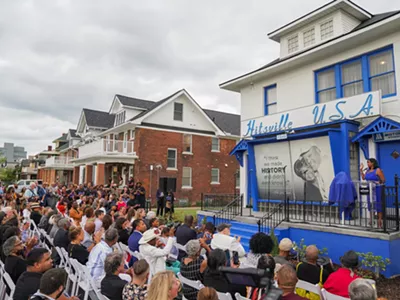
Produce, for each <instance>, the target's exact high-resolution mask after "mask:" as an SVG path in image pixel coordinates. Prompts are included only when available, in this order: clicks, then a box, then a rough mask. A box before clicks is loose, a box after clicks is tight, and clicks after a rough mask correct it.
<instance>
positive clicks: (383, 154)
mask: <svg viewBox="0 0 400 300" xmlns="http://www.w3.org/2000/svg"><path fill="white" fill-rule="evenodd" d="M377 148H378V157H377V159H378V162H379V165H380V167H381V169H382V171H383V174H384V175H385V178H386V185H387V186H394V176H395V174H398V175H399V176H400V141H394V142H382V143H378V147H377Z"/></svg>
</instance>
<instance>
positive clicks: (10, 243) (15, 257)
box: [3, 235, 26, 283]
mask: <svg viewBox="0 0 400 300" xmlns="http://www.w3.org/2000/svg"><path fill="white" fill-rule="evenodd" d="M3 252H4V255H5V256H6V260H5V266H4V269H5V271H6V272H7V273H8V274H9V275H10V277H11V279H12V281H13V282H14V283H17V280H18V278H19V277H20V276H21V274H22V273H24V272H25V271H26V261H25V258H24V256H23V252H24V244H23V243H22V241H21V240H20V239H19V237H18V236H15V235H14V236H12V237H10V238H8V239H7V240H6V241H5V242H4V244H3Z"/></svg>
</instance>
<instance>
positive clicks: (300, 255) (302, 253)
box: [293, 239, 328, 261]
mask: <svg viewBox="0 0 400 300" xmlns="http://www.w3.org/2000/svg"><path fill="white" fill-rule="evenodd" d="M307 246H308V245H306V244H305V243H304V239H301V240H300V243H299V244H298V245H297V243H296V242H294V241H293V249H294V250H295V251H296V252H297V260H298V261H303V260H305V258H306V249H307ZM318 250H319V255H328V248H322V249H318Z"/></svg>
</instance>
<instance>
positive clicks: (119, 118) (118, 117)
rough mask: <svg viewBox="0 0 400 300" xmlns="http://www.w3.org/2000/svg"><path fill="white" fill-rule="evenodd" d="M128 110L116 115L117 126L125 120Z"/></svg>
mask: <svg viewBox="0 0 400 300" xmlns="http://www.w3.org/2000/svg"><path fill="white" fill-rule="evenodd" d="M125 116H126V111H125V110H124V111H122V112H120V113H118V114H117V115H116V116H115V126H118V125H120V124H122V123H124V122H125Z"/></svg>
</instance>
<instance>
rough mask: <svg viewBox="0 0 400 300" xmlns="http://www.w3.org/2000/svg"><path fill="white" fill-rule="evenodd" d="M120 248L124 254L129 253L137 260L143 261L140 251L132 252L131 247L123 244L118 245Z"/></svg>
mask: <svg viewBox="0 0 400 300" xmlns="http://www.w3.org/2000/svg"><path fill="white" fill-rule="evenodd" d="M118 247H119V248H120V249H121V251H122V252H126V253H129V254H130V255H131V256H133V257H135V258H136V259H138V260H139V259H143V255H142V254H140V253H139V252H138V251H132V250H131V249H129V247H128V246H127V245H125V244H123V243H121V242H120V243H118Z"/></svg>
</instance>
